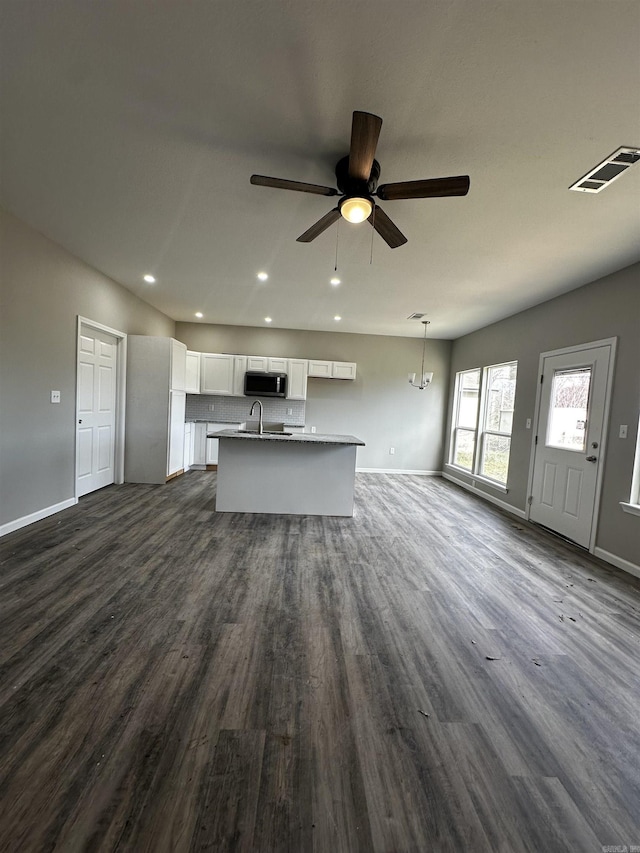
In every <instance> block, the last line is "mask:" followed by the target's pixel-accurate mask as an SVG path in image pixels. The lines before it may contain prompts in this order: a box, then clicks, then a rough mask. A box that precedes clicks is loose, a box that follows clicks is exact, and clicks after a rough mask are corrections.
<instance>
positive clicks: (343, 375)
mask: <svg viewBox="0 0 640 853" xmlns="http://www.w3.org/2000/svg"><path fill="white" fill-rule="evenodd" d="M331 378H332V379H355V378H356V365H355V362H353V361H334V362H333V363H332V365H331Z"/></svg>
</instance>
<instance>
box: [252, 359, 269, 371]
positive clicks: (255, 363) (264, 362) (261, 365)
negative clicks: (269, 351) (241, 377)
mask: <svg viewBox="0 0 640 853" xmlns="http://www.w3.org/2000/svg"><path fill="white" fill-rule="evenodd" d="M268 369H269V359H268V358H267V356H266V355H248V356H247V370H259V371H263V372H264V373H266V372H267V370H268Z"/></svg>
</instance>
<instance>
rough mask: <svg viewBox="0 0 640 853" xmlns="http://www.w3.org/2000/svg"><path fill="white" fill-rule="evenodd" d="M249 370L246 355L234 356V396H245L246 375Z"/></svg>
mask: <svg viewBox="0 0 640 853" xmlns="http://www.w3.org/2000/svg"><path fill="white" fill-rule="evenodd" d="M246 372H247V357H246V355H234V357H233V396H234V397H244V375H245V373H246Z"/></svg>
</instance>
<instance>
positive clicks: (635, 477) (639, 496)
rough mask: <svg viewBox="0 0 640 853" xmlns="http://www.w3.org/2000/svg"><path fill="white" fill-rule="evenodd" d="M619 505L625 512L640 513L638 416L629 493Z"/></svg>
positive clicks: (639, 431)
mask: <svg viewBox="0 0 640 853" xmlns="http://www.w3.org/2000/svg"><path fill="white" fill-rule="evenodd" d="M620 506H621V507H622V509H623V510H624V511H625V512H630V513H631V514H632V515H640V418H639V419H638V431H637V434H636V451H635V455H634V461H633V474H632V475H631V494H630V495H629V500H628V501H620Z"/></svg>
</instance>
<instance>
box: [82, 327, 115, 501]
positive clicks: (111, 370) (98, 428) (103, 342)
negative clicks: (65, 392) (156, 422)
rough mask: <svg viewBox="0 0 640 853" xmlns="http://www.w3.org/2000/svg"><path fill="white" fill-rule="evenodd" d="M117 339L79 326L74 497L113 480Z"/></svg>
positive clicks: (99, 487) (106, 484) (105, 333)
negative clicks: (75, 486) (75, 484)
mask: <svg viewBox="0 0 640 853" xmlns="http://www.w3.org/2000/svg"><path fill="white" fill-rule="evenodd" d="M117 361H118V339H117V338H116V337H114V336H113V335H110V334H108V333H107V332H104V331H100V330H98V329H94V328H91V327H90V326H87V325H85V324H81V326H80V332H79V342H78V376H77V420H78V423H77V426H76V429H77V436H76V480H77V488H76V494H77V496H78V497H82V495H86V494H88V493H89V492H93V491H95V490H96V489H101V488H102V487H103V486H108V485H110V484H111V483H113V482H114V480H115V445H116V388H117V374H118V363H117Z"/></svg>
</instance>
